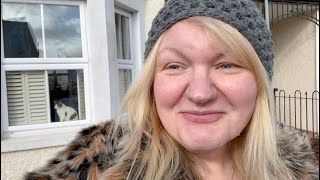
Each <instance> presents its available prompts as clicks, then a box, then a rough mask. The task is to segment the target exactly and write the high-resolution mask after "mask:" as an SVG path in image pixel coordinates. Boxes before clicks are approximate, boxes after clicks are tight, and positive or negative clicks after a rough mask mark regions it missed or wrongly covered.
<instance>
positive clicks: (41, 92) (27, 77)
mask: <svg viewBox="0 0 320 180" xmlns="http://www.w3.org/2000/svg"><path fill="white" fill-rule="evenodd" d="M6 79H7V96H8V115H9V125H10V126H18V125H27V124H38V123H47V122H48V119H47V117H48V116H47V115H48V111H47V104H48V103H47V100H46V89H45V74H44V71H8V72H7V73H6Z"/></svg>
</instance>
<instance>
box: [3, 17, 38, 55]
mask: <svg viewBox="0 0 320 180" xmlns="http://www.w3.org/2000/svg"><path fill="white" fill-rule="evenodd" d="M2 22H3V35H4V37H3V38H4V53H5V57H6V58H17V57H21V58H28V57H39V51H38V49H37V47H36V44H35V39H34V38H33V32H32V29H31V28H30V26H29V24H28V22H17V21H6V20H3V21H2Z"/></svg>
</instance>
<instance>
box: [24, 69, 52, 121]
mask: <svg viewBox="0 0 320 180" xmlns="http://www.w3.org/2000/svg"><path fill="white" fill-rule="evenodd" d="M25 73H26V74H25V75H26V79H25V80H26V84H28V85H27V87H26V92H27V96H28V102H27V104H28V108H29V109H28V110H29V111H28V115H29V118H28V119H29V124H38V123H47V122H48V112H47V104H48V103H47V98H46V82H45V72H44V71H28V72H25Z"/></svg>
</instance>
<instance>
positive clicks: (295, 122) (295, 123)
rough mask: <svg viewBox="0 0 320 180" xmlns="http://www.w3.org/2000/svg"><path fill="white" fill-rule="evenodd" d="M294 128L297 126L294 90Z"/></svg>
mask: <svg viewBox="0 0 320 180" xmlns="http://www.w3.org/2000/svg"><path fill="white" fill-rule="evenodd" d="M293 96H294V128H297V96H296V91H295V92H294V95H293Z"/></svg>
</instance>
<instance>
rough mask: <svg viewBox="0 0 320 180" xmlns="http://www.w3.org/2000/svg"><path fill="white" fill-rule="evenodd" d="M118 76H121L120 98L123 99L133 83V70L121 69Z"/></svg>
mask: <svg viewBox="0 0 320 180" xmlns="http://www.w3.org/2000/svg"><path fill="white" fill-rule="evenodd" d="M118 74H119V96H120V99H122V98H123V97H124V95H125V94H126V92H127V90H128V88H129V86H130V84H131V82H132V70H131V69H119V70H118Z"/></svg>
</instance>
